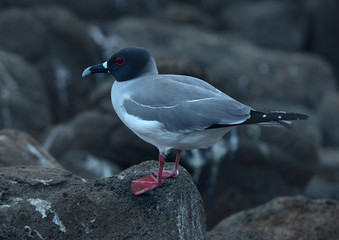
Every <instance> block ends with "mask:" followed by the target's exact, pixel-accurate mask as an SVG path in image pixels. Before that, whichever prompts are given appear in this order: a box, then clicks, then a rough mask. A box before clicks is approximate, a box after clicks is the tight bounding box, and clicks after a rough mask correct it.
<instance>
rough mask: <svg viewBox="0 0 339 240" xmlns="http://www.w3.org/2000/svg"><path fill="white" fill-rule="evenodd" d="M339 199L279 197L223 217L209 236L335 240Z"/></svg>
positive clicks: (218, 238)
mask: <svg viewBox="0 0 339 240" xmlns="http://www.w3.org/2000/svg"><path fill="white" fill-rule="evenodd" d="M338 211H339V203H338V201H335V200H328V199H323V200H311V199H308V198H305V197H302V196H297V197H278V198H275V199H273V200H271V201H270V202H268V203H266V204H264V205H261V206H258V207H256V208H253V209H250V210H246V211H242V212H239V213H237V214H234V215H232V216H230V217H228V218H226V219H224V220H223V221H221V222H220V223H219V224H218V225H217V226H216V227H215V228H214V229H213V230H212V231H211V232H209V233H208V235H207V239H208V240H212V239H213V240H221V239H223V240H238V239H242V240H266V239H271V240H294V239H300V240H306V239H307V240H318V239H326V240H335V239H338V236H339V223H338V220H339V219H338V218H339V215H338Z"/></svg>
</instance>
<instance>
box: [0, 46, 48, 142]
mask: <svg viewBox="0 0 339 240" xmlns="http://www.w3.org/2000/svg"><path fill="white" fill-rule="evenodd" d="M0 41H1V40H0ZM0 99H1V101H0V109H1V111H0V116H1V117H0V128H17V129H21V130H23V131H26V132H28V133H30V134H32V135H33V136H36V137H37V136H39V134H41V133H42V131H43V130H44V129H45V128H46V127H48V126H49V125H50V124H51V123H52V116H51V110H50V102H49V98H48V94H47V93H46V89H45V86H44V82H43V80H42V78H41V75H40V73H39V72H38V71H37V69H36V68H34V67H33V66H32V65H31V64H29V63H28V62H27V61H25V60H24V59H23V58H21V57H20V56H19V55H16V54H13V53H9V52H4V51H1V50H0Z"/></svg>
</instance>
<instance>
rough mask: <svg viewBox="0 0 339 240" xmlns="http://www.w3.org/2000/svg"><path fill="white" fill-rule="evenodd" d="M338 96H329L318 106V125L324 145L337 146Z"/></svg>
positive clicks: (338, 141)
mask: <svg viewBox="0 0 339 240" xmlns="http://www.w3.org/2000/svg"><path fill="white" fill-rule="evenodd" d="M337 109H339V94H329V95H328V96H326V97H325V98H324V99H323V101H322V103H321V105H320V106H319V123H320V126H321V129H322V133H323V138H324V145H325V146H328V147H334V146H339V111H337Z"/></svg>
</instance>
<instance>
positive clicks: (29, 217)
mask: <svg viewBox="0 0 339 240" xmlns="http://www.w3.org/2000/svg"><path fill="white" fill-rule="evenodd" d="M157 166H158V163H157V162H155V161H147V162H144V163H142V164H140V165H138V166H134V167H132V168H130V169H127V170H125V171H124V172H121V173H120V174H118V175H115V176H113V177H111V178H105V179H101V180H96V181H92V182H84V180H82V179H81V178H79V177H76V176H74V175H72V174H71V173H69V172H67V171H64V170H58V169H46V168H0V182H1V184H0V188H1V192H2V194H1V195H0V202H1V204H2V205H1V211H0V218H1V224H2V227H1V230H0V238H5V239H7V238H11V239H24V238H34V237H37V238H39V237H40V238H41V239H42V238H44V239H126V238H128V239H204V236H205V231H206V230H205V213H204V209H203V204H202V200H201V197H200V194H199V192H198V191H197V189H196V187H195V185H194V184H193V181H192V179H191V177H190V175H189V174H188V173H187V172H186V171H185V170H184V169H183V168H180V175H179V176H178V177H177V178H176V179H167V180H165V181H164V184H163V187H161V188H158V189H156V190H153V191H150V192H148V193H145V194H143V195H141V196H135V195H133V194H132V193H131V184H130V183H131V181H132V180H134V179H136V178H138V177H141V176H143V175H145V174H150V173H151V172H152V171H154V170H155V169H157ZM167 167H173V164H171V166H167Z"/></svg>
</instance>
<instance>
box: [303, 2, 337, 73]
mask: <svg viewBox="0 0 339 240" xmlns="http://www.w3.org/2000/svg"><path fill="white" fill-rule="evenodd" d="M309 2H310V3H311V4H310V5H311V6H310V8H311V9H312V13H313V17H314V20H313V21H314V24H313V26H312V27H313V28H312V39H313V41H312V46H311V47H312V50H313V51H315V52H317V53H319V54H320V55H322V56H324V57H325V58H326V59H328V60H329V61H330V62H331V63H332V65H333V67H334V69H335V70H336V73H337V76H339V49H338V47H337V43H338V41H339V29H338V22H339V15H338V11H339V2H338V1H336V0H315V1H309Z"/></svg>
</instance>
